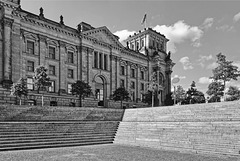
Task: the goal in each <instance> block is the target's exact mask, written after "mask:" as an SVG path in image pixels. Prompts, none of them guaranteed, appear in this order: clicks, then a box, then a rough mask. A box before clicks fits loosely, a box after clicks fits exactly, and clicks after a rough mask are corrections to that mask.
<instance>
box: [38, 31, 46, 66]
mask: <svg viewBox="0 0 240 161" xmlns="http://www.w3.org/2000/svg"><path fill="white" fill-rule="evenodd" d="M47 51H48V50H47V37H46V36H43V35H39V65H45V57H46V54H48V53H47ZM47 68H48V67H47Z"/></svg>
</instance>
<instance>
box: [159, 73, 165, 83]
mask: <svg viewBox="0 0 240 161" xmlns="http://www.w3.org/2000/svg"><path fill="white" fill-rule="evenodd" d="M163 83H164V76H163V74H162V73H159V85H163Z"/></svg>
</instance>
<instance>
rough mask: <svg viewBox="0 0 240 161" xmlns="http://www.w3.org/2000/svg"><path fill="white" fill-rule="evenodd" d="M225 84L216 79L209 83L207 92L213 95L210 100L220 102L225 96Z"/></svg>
mask: <svg viewBox="0 0 240 161" xmlns="http://www.w3.org/2000/svg"><path fill="white" fill-rule="evenodd" d="M223 91H224V86H223V84H222V83H221V82H217V81H214V82H212V83H210V84H209V85H208V90H207V92H206V93H207V94H208V95H209V96H211V98H210V100H209V101H208V102H219V101H220V98H221V97H222V96H223Z"/></svg>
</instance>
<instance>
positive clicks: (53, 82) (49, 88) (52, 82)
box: [48, 81, 55, 92]
mask: <svg viewBox="0 0 240 161" xmlns="http://www.w3.org/2000/svg"><path fill="white" fill-rule="evenodd" d="M50 83H51V85H50V86H49V87H48V91H49V92H55V81H50Z"/></svg>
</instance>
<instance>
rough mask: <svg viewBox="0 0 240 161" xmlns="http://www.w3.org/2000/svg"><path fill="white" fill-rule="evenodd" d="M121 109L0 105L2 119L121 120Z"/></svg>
mask: <svg viewBox="0 0 240 161" xmlns="http://www.w3.org/2000/svg"><path fill="white" fill-rule="evenodd" d="M123 113H124V110H123V109H106V108H85V107H54V106H43V107H42V106H16V105H0V122H4V121H121V120H122V116H123Z"/></svg>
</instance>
